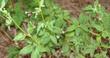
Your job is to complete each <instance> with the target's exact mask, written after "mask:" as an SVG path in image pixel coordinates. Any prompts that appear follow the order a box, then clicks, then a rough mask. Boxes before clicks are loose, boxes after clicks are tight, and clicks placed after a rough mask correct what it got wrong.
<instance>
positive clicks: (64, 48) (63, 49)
mask: <svg viewBox="0 0 110 58" xmlns="http://www.w3.org/2000/svg"><path fill="white" fill-rule="evenodd" d="M62 51H63V53H64V54H68V52H69V51H70V50H69V45H68V44H64V45H63V47H62Z"/></svg>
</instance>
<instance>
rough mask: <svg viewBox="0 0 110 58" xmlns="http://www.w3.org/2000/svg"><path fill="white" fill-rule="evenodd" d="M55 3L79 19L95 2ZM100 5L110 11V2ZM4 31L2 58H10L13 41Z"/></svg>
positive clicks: (105, 0)
mask: <svg viewBox="0 0 110 58" xmlns="http://www.w3.org/2000/svg"><path fill="white" fill-rule="evenodd" d="M55 2H56V3H57V4H59V5H60V6H61V7H62V8H63V9H65V10H68V11H69V12H70V13H71V16H74V17H78V16H79V14H80V12H81V10H82V8H84V7H85V6H87V5H88V4H92V3H93V2H94V0H55ZM100 3H101V5H102V6H104V7H105V8H106V9H107V11H110V0H100ZM2 31H3V30H0V58H8V57H7V46H8V45H10V43H11V41H10V40H9V37H7V34H6V33H5V32H2ZM109 50H110V49H109ZM24 58H28V57H24Z"/></svg>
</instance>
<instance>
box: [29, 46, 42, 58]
mask: <svg viewBox="0 0 110 58" xmlns="http://www.w3.org/2000/svg"><path fill="white" fill-rule="evenodd" d="M31 58H40V52H39V49H38V48H36V49H35V50H33V51H32V53H31Z"/></svg>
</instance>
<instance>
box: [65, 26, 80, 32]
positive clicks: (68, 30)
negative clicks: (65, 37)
mask: <svg viewBox="0 0 110 58" xmlns="http://www.w3.org/2000/svg"><path fill="white" fill-rule="evenodd" d="M77 27H78V26H77V25H72V26H70V27H68V28H67V30H66V31H67V32H71V31H73V30H75V29H76V28H77Z"/></svg>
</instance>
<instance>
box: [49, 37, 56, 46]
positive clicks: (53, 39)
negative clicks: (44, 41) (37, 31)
mask: <svg viewBox="0 0 110 58" xmlns="http://www.w3.org/2000/svg"><path fill="white" fill-rule="evenodd" d="M50 39H51V41H52V42H53V43H54V44H57V38H56V37H55V36H50Z"/></svg>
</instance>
